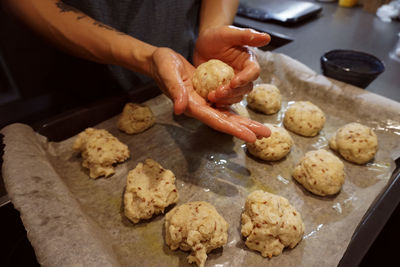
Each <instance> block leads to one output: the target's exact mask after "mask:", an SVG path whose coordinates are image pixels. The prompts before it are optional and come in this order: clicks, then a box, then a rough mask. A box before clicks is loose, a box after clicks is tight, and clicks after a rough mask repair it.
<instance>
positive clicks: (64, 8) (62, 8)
mask: <svg viewBox="0 0 400 267" xmlns="http://www.w3.org/2000/svg"><path fill="white" fill-rule="evenodd" d="M56 6H57V7H58V9H59V10H60V12H61V13H66V12H73V13H76V14H78V16H77V17H76V19H77V20H81V19H83V18H86V17H88V16H87V15H86V14H84V13H82V12H81V11H80V10H78V9H76V8H75V7H72V6H70V5H67V4H65V3H64V2H62V1H57V3H56ZM93 25H95V26H97V27H99V28H103V29H106V30H109V31H114V32H116V33H119V34H121V35H125V33H123V32H120V31H118V30H117V29H114V28H113V27H111V26H108V25H106V24H104V23H101V22H100V21H97V20H93Z"/></svg>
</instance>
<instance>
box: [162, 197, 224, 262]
mask: <svg viewBox="0 0 400 267" xmlns="http://www.w3.org/2000/svg"><path fill="white" fill-rule="evenodd" d="M227 240H228V223H227V222H226V221H225V219H224V218H223V217H222V216H221V215H220V214H219V213H218V212H217V210H216V209H215V208H214V206H212V205H211V204H210V203H207V202H203V201H198V202H190V203H186V204H183V205H181V206H179V207H175V208H173V209H172V210H171V211H170V212H168V213H167V214H166V216H165V241H166V243H167V245H168V246H169V247H170V248H171V249H172V250H175V249H177V248H180V249H181V250H184V251H188V250H191V251H192V253H191V254H190V256H188V261H189V263H193V262H196V263H197V265H198V266H204V264H205V262H206V259H207V253H208V252H210V251H211V250H213V249H216V248H218V247H221V246H223V245H225V244H226V242H227Z"/></svg>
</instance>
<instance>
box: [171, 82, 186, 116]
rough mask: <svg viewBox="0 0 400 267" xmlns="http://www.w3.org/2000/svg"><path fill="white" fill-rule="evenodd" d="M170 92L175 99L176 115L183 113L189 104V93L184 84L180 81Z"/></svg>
mask: <svg viewBox="0 0 400 267" xmlns="http://www.w3.org/2000/svg"><path fill="white" fill-rule="evenodd" d="M174 87H175V88H173V89H172V90H170V92H173V93H172V99H173V101H174V113H175V114H176V115H179V114H182V113H183V112H184V111H185V109H186V107H187V104H188V94H187V90H186V87H185V85H184V84H182V83H179V84H177V85H175V86H174Z"/></svg>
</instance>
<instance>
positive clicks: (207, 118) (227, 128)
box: [187, 105, 257, 142]
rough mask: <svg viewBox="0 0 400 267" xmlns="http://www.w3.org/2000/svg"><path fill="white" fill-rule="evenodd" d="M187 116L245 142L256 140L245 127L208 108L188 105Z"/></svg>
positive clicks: (254, 135) (253, 134)
mask: <svg viewBox="0 0 400 267" xmlns="http://www.w3.org/2000/svg"><path fill="white" fill-rule="evenodd" d="M187 115H189V116H191V117H194V118H196V119H198V120H200V121H201V122H203V123H205V124H207V125H208V126H210V127H211V128H213V129H215V130H217V131H220V132H224V133H227V134H230V135H233V136H236V137H237V138H239V139H242V140H244V141H246V142H255V140H256V139H257V136H256V134H255V133H253V132H252V131H251V130H249V129H248V128H247V127H246V126H243V125H241V124H240V123H237V122H235V121H231V120H229V117H228V116H227V115H225V114H223V113H221V112H219V111H218V110H215V109H213V108H211V107H209V106H205V105H204V106H202V105H193V106H192V105H189V107H188V110H187Z"/></svg>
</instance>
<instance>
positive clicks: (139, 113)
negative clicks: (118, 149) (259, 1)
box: [117, 103, 155, 134]
mask: <svg viewBox="0 0 400 267" xmlns="http://www.w3.org/2000/svg"><path fill="white" fill-rule="evenodd" d="M154 122H155V118H154V115H153V112H152V111H151V109H150V108H149V107H148V106H145V105H138V104H133V103H127V104H126V105H125V107H124V109H123V111H122V114H121V116H120V117H119V120H118V123H117V126H118V129H120V130H121V131H123V132H125V133H127V134H135V133H141V132H143V131H145V130H147V129H148V128H150V127H151V126H153V124H154Z"/></svg>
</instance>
